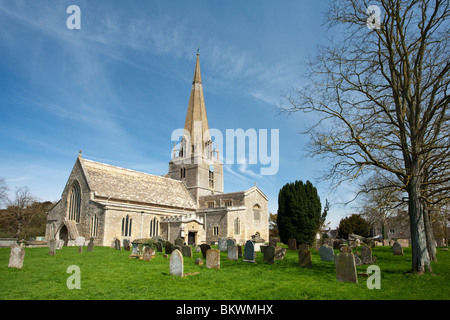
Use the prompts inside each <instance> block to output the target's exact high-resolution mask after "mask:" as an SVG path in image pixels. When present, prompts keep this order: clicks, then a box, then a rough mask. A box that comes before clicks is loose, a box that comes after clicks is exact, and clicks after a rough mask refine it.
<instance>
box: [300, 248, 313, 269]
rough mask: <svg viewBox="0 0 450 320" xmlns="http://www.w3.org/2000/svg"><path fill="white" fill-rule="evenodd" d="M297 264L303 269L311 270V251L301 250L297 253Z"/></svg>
mask: <svg viewBox="0 0 450 320" xmlns="http://www.w3.org/2000/svg"><path fill="white" fill-rule="evenodd" d="M298 264H299V266H300V267H304V268H312V261H311V251H309V250H302V251H300V250H299V251H298Z"/></svg>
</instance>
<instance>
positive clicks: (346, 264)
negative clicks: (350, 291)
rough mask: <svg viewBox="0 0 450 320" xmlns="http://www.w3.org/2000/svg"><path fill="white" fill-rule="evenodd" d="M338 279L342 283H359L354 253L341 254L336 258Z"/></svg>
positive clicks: (335, 265) (335, 264)
mask: <svg viewBox="0 0 450 320" xmlns="http://www.w3.org/2000/svg"><path fill="white" fill-rule="evenodd" d="M334 267H335V270H336V279H337V280H338V281H340V282H353V283H358V276H357V274H356V264H355V257H354V256H353V254H352V253H339V254H338V255H335V256H334Z"/></svg>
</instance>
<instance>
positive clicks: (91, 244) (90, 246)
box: [87, 238, 94, 252]
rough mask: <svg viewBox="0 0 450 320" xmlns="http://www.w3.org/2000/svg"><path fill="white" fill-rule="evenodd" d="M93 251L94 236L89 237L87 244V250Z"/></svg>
mask: <svg viewBox="0 0 450 320" xmlns="http://www.w3.org/2000/svg"><path fill="white" fill-rule="evenodd" d="M92 251H94V238H91V239H90V240H89V243H88V246H87V252H92Z"/></svg>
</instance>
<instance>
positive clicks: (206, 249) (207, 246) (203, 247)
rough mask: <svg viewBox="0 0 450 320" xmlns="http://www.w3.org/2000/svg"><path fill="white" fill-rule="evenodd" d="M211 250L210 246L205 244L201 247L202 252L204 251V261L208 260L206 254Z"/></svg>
mask: <svg viewBox="0 0 450 320" xmlns="http://www.w3.org/2000/svg"><path fill="white" fill-rule="evenodd" d="M209 249H211V246H210V245H209V244H206V243H203V244H201V245H200V250H202V256H203V259H206V252H207V251H208V250H209Z"/></svg>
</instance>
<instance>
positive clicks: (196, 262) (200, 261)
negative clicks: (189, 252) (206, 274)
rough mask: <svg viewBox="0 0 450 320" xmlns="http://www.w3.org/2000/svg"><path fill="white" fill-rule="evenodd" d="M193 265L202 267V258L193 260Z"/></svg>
mask: <svg viewBox="0 0 450 320" xmlns="http://www.w3.org/2000/svg"><path fill="white" fill-rule="evenodd" d="M195 264H196V265H199V266H202V265H203V260H202V258H197V259H195Z"/></svg>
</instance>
